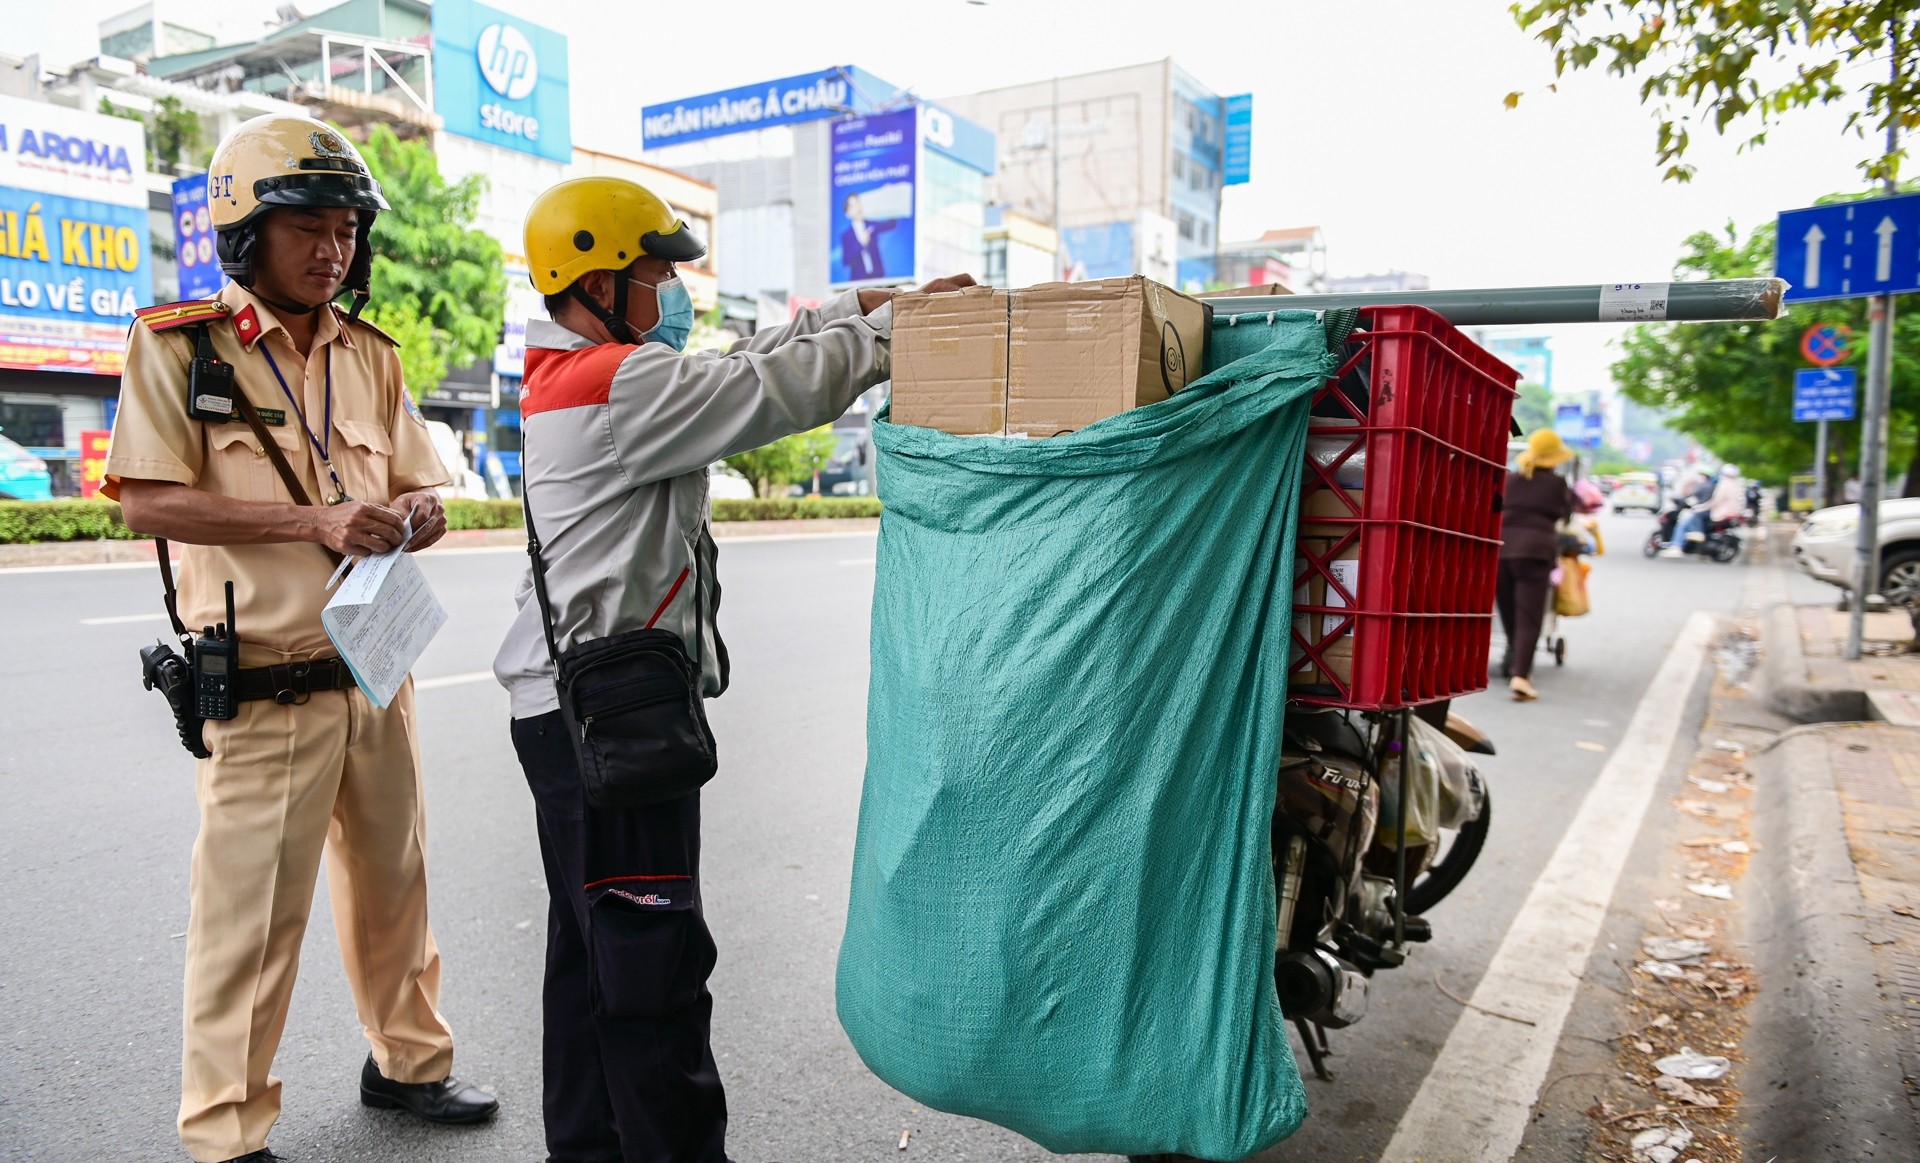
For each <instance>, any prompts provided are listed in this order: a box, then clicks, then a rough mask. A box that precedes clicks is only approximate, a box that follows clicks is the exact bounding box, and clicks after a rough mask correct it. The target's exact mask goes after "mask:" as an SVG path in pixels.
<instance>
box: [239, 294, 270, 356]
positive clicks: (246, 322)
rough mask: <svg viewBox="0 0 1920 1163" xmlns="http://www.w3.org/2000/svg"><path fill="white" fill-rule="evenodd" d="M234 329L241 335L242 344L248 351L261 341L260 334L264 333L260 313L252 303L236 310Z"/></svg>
mask: <svg viewBox="0 0 1920 1163" xmlns="http://www.w3.org/2000/svg"><path fill="white" fill-rule="evenodd" d="M233 330H234V333H235V334H237V335H238V336H240V346H242V347H244V348H246V349H247V350H248V351H252V350H253V346H254V344H256V343H259V342H260V336H261V335H262V334H263V332H262V330H261V327H260V313H259V312H257V311H255V310H254V309H253V304H252V303H248V304H247V305H246V306H244V307H242V308H240V309H239V310H238V311H236V312H234V314H233Z"/></svg>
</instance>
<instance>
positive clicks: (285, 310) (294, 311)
mask: <svg viewBox="0 0 1920 1163" xmlns="http://www.w3.org/2000/svg"><path fill="white" fill-rule="evenodd" d="M247 290H249V291H251V292H252V293H253V297H254V298H256V299H258V300H260V301H261V302H262V303H265V304H266V305H267V306H269V307H272V308H273V309H274V311H275V312H277V313H279V314H281V315H311V314H313V313H314V312H316V311H318V310H320V309H321V308H322V307H325V306H326V304H325V303H315V304H313V305H312V306H311V307H309V306H307V305H305V304H303V303H282V302H281V301H280V300H278V299H270V298H268V297H267V296H265V295H263V294H261V293H260V292H259V291H257V290H254V288H252V287H248V288H247Z"/></svg>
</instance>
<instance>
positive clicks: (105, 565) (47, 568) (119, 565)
mask: <svg viewBox="0 0 1920 1163" xmlns="http://www.w3.org/2000/svg"><path fill="white" fill-rule="evenodd" d="M176 564H177V563H176ZM152 568H153V562H152V561H94V562H88V563H87V564H85V565H0V577H11V576H13V575H14V574H17V573H90V572H92V571H94V570H97V569H152Z"/></svg>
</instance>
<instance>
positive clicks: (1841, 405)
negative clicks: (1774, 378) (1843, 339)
mask: <svg viewBox="0 0 1920 1163" xmlns="http://www.w3.org/2000/svg"><path fill="white" fill-rule="evenodd" d="M1855 378H1856V377H1855V375H1854V370H1853V369H1852V368H1850V367H1808V368H1801V369H1800V370H1799V371H1797V372H1795V373H1793V418H1794V420H1795V421H1802V420H1851V419H1853V389H1854V381H1855Z"/></svg>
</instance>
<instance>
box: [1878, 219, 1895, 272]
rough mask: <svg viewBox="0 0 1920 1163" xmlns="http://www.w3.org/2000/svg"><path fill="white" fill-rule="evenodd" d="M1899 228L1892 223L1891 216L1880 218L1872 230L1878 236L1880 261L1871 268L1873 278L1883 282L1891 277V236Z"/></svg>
mask: <svg viewBox="0 0 1920 1163" xmlns="http://www.w3.org/2000/svg"><path fill="white" fill-rule="evenodd" d="M1899 230H1900V228H1899V227H1898V226H1895V225H1894V224H1893V219H1892V218H1891V217H1886V218H1882V219H1881V220H1880V225H1878V226H1876V227H1874V229H1873V232H1874V233H1875V234H1878V235H1879V236H1880V261H1879V262H1878V263H1876V264H1875V266H1874V268H1873V279H1874V281H1875V282H1877V283H1884V282H1886V281H1887V280H1888V279H1890V278H1892V277H1893V236H1894V235H1895V234H1896V233H1898V232H1899Z"/></svg>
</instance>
